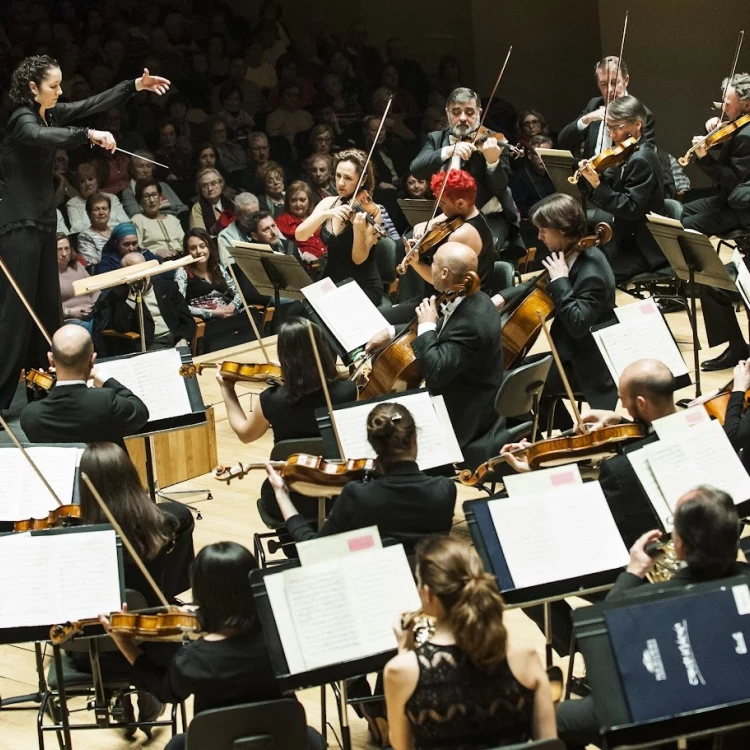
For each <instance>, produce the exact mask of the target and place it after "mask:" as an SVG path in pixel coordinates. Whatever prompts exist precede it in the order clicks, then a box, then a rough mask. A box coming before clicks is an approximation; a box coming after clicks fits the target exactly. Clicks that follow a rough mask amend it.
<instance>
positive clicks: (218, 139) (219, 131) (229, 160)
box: [211, 117, 247, 175]
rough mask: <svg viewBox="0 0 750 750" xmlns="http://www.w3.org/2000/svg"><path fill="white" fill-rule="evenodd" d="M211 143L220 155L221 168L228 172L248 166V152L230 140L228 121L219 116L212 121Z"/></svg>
mask: <svg viewBox="0 0 750 750" xmlns="http://www.w3.org/2000/svg"><path fill="white" fill-rule="evenodd" d="M211 145H212V146H213V147H214V150H215V151H216V155H217V156H218V157H219V163H220V164H221V168H222V169H224V170H225V171H226V172H227V174H230V175H231V174H232V173H233V172H238V171H240V170H243V169H244V168H245V167H246V166H247V154H246V153H245V149H244V148H242V146H240V144H239V143H234V142H232V141H230V140H229V130H228V128H227V124H226V122H224V120H222V119H221V118H220V117H217V118H215V119H214V120H213V122H212V123H211Z"/></svg>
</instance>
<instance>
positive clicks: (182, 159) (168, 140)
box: [155, 120, 191, 180]
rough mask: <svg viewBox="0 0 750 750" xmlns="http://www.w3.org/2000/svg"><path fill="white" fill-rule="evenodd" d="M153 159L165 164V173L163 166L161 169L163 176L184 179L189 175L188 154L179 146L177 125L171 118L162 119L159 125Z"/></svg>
mask: <svg viewBox="0 0 750 750" xmlns="http://www.w3.org/2000/svg"><path fill="white" fill-rule="evenodd" d="M155 160H156V161H158V162H160V163H162V164H165V165H166V166H167V170H166V173H164V169H163V168H162V170H161V171H162V173H163V174H162V175H161V176H162V177H164V178H168V177H171V178H172V179H176V180H185V179H188V178H189V177H190V174H191V171H190V154H189V153H188V152H186V150H185V149H184V148H180V144H179V143H178V140H177V125H176V124H175V123H174V122H172V121H171V120H164V122H162V124H161V125H160V126H159V148H158V149H157V150H156V159H155Z"/></svg>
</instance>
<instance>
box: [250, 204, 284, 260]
mask: <svg viewBox="0 0 750 750" xmlns="http://www.w3.org/2000/svg"><path fill="white" fill-rule="evenodd" d="M250 236H251V237H252V238H253V242H260V243H262V244H264V245H269V246H270V248H271V250H273V251H274V252H275V253H282V254H284V255H293V254H294V249H295V245H294V244H293V243H292V242H290V241H289V240H285V239H284V236H283V235H282V234H281V231H280V230H279V228H278V226H277V225H276V220H275V219H274V217H273V215H272V214H269V213H267V212H266V211H258V213H257V214H253V216H252V217H251V218H250Z"/></svg>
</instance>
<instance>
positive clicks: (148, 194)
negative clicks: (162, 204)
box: [141, 193, 159, 200]
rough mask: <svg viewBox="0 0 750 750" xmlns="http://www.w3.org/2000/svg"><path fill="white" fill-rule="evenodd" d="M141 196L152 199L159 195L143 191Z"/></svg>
mask: <svg viewBox="0 0 750 750" xmlns="http://www.w3.org/2000/svg"><path fill="white" fill-rule="evenodd" d="M141 197H142V198H145V199H146V200H153V199H154V198H158V197H159V193H143V195H142V196H141Z"/></svg>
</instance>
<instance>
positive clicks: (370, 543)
mask: <svg viewBox="0 0 750 750" xmlns="http://www.w3.org/2000/svg"><path fill="white" fill-rule="evenodd" d="M346 544H347V546H348V547H349V552H362V550H366V549H371V548H372V547H374V546H375V540H374V539H373V538H372V535H371V534H366V535H364V536H355V537H353V538H352V539H347V541H346Z"/></svg>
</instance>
